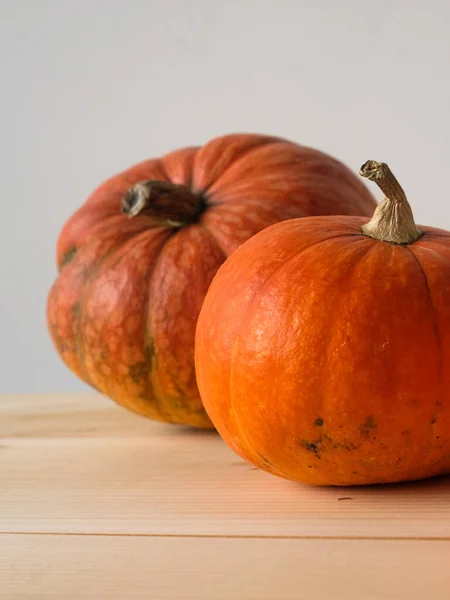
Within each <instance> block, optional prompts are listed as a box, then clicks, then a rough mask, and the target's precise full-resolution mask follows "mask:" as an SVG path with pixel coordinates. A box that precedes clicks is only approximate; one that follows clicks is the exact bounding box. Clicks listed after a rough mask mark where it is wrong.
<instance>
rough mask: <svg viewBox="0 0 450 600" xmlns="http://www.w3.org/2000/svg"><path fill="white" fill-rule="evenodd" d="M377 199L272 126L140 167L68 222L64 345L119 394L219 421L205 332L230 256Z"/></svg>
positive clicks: (203, 422) (55, 321) (132, 401)
mask: <svg viewBox="0 0 450 600" xmlns="http://www.w3.org/2000/svg"><path fill="white" fill-rule="evenodd" d="M374 205H375V201H374V200H373V198H372V196H371V195H370V193H369V192H368V191H367V189H366V187H365V186H363V185H362V184H361V182H360V181H359V178H357V177H356V176H355V175H353V174H352V173H351V172H350V171H349V170H348V169H347V168H346V167H345V166H343V165H342V164H341V163H340V162H338V161H336V160H334V159H333V158H331V157H329V156H327V155H325V154H323V153H321V152H318V151H316V150H312V149H309V148H304V147H300V146H298V145H296V144H293V143H290V142H287V141H284V140H281V139H278V138H274V137H268V136H263V135H228V136H225V137H221V138H218V139H215V140H213V141H211V142H209V143H208V144H206V145H205V146H203V147H201V148H185V149H181V150H178V151H175V152H172V153H171V154H168V155H166V156H164V157H163V158H160V159H154V160H148V161H146V162H142V163H140V164H138V165H136V166H133V167H131V168H129V169H128V170H126V171H124V172H123V173H120V174H118V175H116V176H115V177H113V178H111V179H110V180H108V181H106V183H104V184H103V185H101V186H100V187H99V188H98V189H97V190H96V191H94V193H93V194H92V195H91V196H90V197H89V198H88V200H87V201H86V203H85V204H84V206H82V207H81V208H80V209H79V210H78V211H77V212H76V213H75V214H74V215H73V216H72V217H71V219H70V220H69V221H68V222H67V223H66V225H65V226H64V228H63V230H62V232H61V235H60V238H59V241H58V247H57V262H58V267H59V271H60V274H59V277H58V278H57V280H56V282H55V284H54V286H53V288H52V290H51V292H50V295H49V299H48V324H49V329H50V332H51V335H52V337H53V340H54V343H55V345H56V348H57V349H58V351H59V353H60V355H61V357H62V359H63V360H64V362H65V363H66V365H67V366H68V367H69V368H70V369H71V370H72V371H73V372H74V373H75V374H76V375H77V376H78V377H80V378H81V379H83V380H84V381H86V382H87V383H89V384H91V385H92V386H94V387H95V388H97V389H98V390H100V391H101V392H103V393H105V394H106V395H108V396H110V397H111V398H113V399H114V400H116V401H117V402H118V403H119V404H121V405H123V406H125V407H127V408H129V409H132V410H134V411H135V412H137V413H141V414H143V415H146V416H148V417H151V418H155V419H160V420H164V421H169V422H173V423H184V424H188V425H193V426H196V427H212V425H211V423H210V420H209V418H208V417H207V415H206V413H205V411H204V409H203V406H202V403H201V400H200V396H199V392H198V389H197V385H196V381H195V372H194V334H195V326H196V322H197V317H198V314H199V311H200V307H201V305H202V302H203V298H204V296H205V293H206V291H207V289H208V286H209V284H210V282H211V279H212V278H213V276H214V274H215V273H216V271H217V269H218V268H219V266H220V265H221V264H222V263H223V261H224V260H225V258H226V257H227V256H228V255H229V254H230V253H231V252H233V250H235V249H236V248H237V247H238V246H239V245H240V244H241V243H242V242H244V241H245V240H247V239H248V238H249V237H250V236H252V235H253V234H255V233H256V232H258V231H260V230H261V229H263V228H264V227H267V226H268V225H272V224H273V223H276V222H277V221H281V220H283V219H289V218H292V217H298V216H303V215H324V214H329V213H337V214H354V215H356V214H362V215H364V214H370V213H371V211H372V210H373V207H374ZM130 217H132V218H130Z"/></svg>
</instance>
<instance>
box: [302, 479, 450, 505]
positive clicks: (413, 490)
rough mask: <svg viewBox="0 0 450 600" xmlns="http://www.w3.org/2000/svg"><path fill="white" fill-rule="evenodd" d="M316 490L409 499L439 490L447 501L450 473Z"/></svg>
mask: <svg viewBox="0 0 450 600" xmlns="http://www.w3.org/2000/svg"><path fill="white" fill-rule="evenodd" d="M293 485H294V486H298V487H299V488H301V489H304V487H305V486H306V487H308V488H310V487H311V486H309V485H307V484H300V483H295V482H293ZM314 489H316V490H323V492H324V493H329V492H330V491H334V492H336V494H337V495H338V496H339V498H338V500H354V499H357V497H362V496H365V495H371V496H373V495H387V494H388V495H389V497H391V498H392V497H393V496H395V497H397V498H398V497H402V496H405V497H406V496H407V497H408V500H412V499H413V498H418V497H420V498H421V499H422V500H423V497H424V496H427V495H430V496H432V497H434V498H435V497H436V493H437V492H438V491H439V492H440V493H441V494H442V498H445V499H446V501H448V500H449V498H450V474H447V475H435V476H433V477H428V478H426V479H417V480H413V481H401V482H398V483H376V484H370V485H354V486H342V487H341V486H320V487H315V488H314Z"/></svg>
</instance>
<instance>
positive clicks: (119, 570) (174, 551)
mask: <svg viewBox="0 0 450 600" xmlns="http://www.w3.org/2000/svg"><path fill="white" fill-rule="evenodd" d="M449 553H450V544H449V543H448V542H426V541H422V542H412V541H379V540H377V541H369V540H351V541H349V540H267V539H263V540H254V539H253V540H249V539H232V540H230V539H211V538H209V539H208V538H203V539H202V538H191V539H186V538H184V539H183V538H142V537H141V538H139V537H138V538H136V537H102V536H99V537H93V536H43V535H35V536H27V535H13V536H6V535H2V536H0V581H1V584H0V585H1V589H2V593H1V597H2V599H3V600H32V599H42V600H53V599H54V600H60V599H61V598H64V599H72V598H73V599H80V598H83V600H91V599H92V600H97V599H99V598H102V599H103V598H108V599H116V600H119V599H120V600H122V599H123V600H134V599H138V598H142V599H146V600H149V599H150V600H151V599H154V600H175V599H176V600H188V599H189V600H193V599H196V600H330V599H333V600H381V599H384V598H389V600H424V599H425V598H426V599H427V600H448V598H449V596H450V574H449V569H448V557H449Z"/></svg>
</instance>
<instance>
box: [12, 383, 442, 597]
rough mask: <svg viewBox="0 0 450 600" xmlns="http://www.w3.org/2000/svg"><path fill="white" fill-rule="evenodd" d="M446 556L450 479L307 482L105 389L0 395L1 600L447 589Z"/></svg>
mask: <svg viewBox="0 0 450 600" xmlns="http://www.w3.org/2000/svg"><path fill="white" fill-rule="evenodd" d="M449 556H450V478H448V477H447V478H437V479H432V480H428V481H423V482H416V483H409V484H403V485H393V486H373V487H366V488H312V487H308V486H302V485H298V484H294V483H291V482H288V481H284V480H282V479H279V478H276V477H272V476H270V475H268V474H266V473H263V472H261V471H258V470H256V469H255V468H253V467H252V466H250V465H248V464H247V463H245V462H243V461H242V460H241V459H239V458H238V457H237V456H235V455H234V454H233V453H232V452H231V450H229V449H228V447H227V446H226V445H225V444H224V443H223V442H222V441H221V440H220V438H219V437H218V436H217V434H215V433H205V432H197V431H194V430H188V429H183V428H179V427H172V426H167V425H163V424H158V423H153V422H151V421H148V420H146V419H143V418H141V417H137V416H135V415H132V414H131V413H128V412H126V411H125V410H123V409H120V408H118V407H116V406H115V405H114V404H113V403H112V402H111V401H109V400H107V399H105V398H103V397H101V396H99V395H95V394H88V395H61V396H58V395H53V396H45V395H43V396H0V569H3V570H4V574H3V575H1V574H0V597H1V598H2V600H3V598H6V599H7V600H12V599H15V598H20V599H22V598H49V599H51V598H59V597H67V598H72V597H73V598H80V597H83V598H98V597H106V596H107V597H111V598H124V599H126V600H128V599H133V598H143V597H145V598H157V599H158V600H159V599H161V600H164V599H165V598H183V599H184V598H200V599H202V598H209V599H211V600H215V599H216V598H217V599H221V598H227V599H228V598H229V599H230V600H231V599H233V600H240V599H242V600H246V599H247V598H255V599H265V598H271V599H272V598H273V599H276V600H282V599H283V598H285V599H286V600H287V599H289V600H290V599H291V598H296V599H298V598H308V599H314V600H316V599H317V600H321V599H322V598H326V599H327V600H328V599H329V598H345V599H346V600H353V599H355V600H356V599H358V600H359V599H361V600H365V599H366V598H368V599H370V598H377V599H378V598H385V597H386V598H393V599H397V598H399V599H400V598H402V599H403V598H404V599H405V600H406V599H408V600H414V599H415V598H418V599H419V598H421V599H422V598H425V597H426V598H427V600H439V599H441V598H442V599H443V598H449V597H450V575H447V573H448V557H449ZM49 565H52V566H51V568H49ZM5 581H6V592H5V591H4V589H5V588H4V583H2V582H5ZM341 588H342V589H341ZM383 590H387V591H386V594H385V595H383ZM344 591H345V593H344ZM100 592H101V593H100ZM341 592H342V593H341ZM5 593H6V595H5ZM71 594H72V595H71ZM302 594H303V595H302ZM339 594H341V595H339Z"/></svg>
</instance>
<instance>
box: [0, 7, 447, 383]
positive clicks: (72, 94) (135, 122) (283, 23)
mask: <svg viewBox="0 0 450 600" xmlns="http://www.w3.org/2000/svg"><path fill="white" fill-rule="evenodd" d="M0 30H1V31H0V45H1V56H0V60H1V75H2V76H1V80H0V81H1V91H0V98H1V100H0V102H1V112H0V119H1V122H0V126H1V129H0V131H1V135H0V140H1V162H0V164H1V167H2V176H1V193H2V204H1V226H2V227H1V235H0V244H1V247H0V267H1V293H0V319H1V337H0V375H1V377H0V391H1V392H40V391H42V392H45V391H63V390H74V389H80V388H82V384H81V383H79V382H78V381H77V380H76V378H75V377H74V376H72V375H71V373H70V372H69V371H68V370H67V369H66V368H65V367H64V365H63V364H62V363H61V362H60V360H59V358H58V357H57V355H56V353H55V351H54V350H53V346H52V344H51V342H50V339H49V337H48V334H47V331H46V323H45V303H46V296H47V292H48V289H49V287H50V286H51V284H52V282H53V279H54V277H55V275H56V268H55V259H54V249H55V243H56V239H57V235H58V232H59V229H60V227H61V226H62V225H63V223H64V221H65V220H66V219H67V218H68V217H69V216H70V214H72V212H73V211H74V210H75V209H76V208H77V207H78V206H79V205H80V204H81V203H82V202H83V201H84V199H85V198H86V196H87V195H88V194H89V193H90V192H91V191H92V189H93V188H94V187H96V186H97V184H99V183H100V182H101V181H102V180H103V179H105V178H107V177H109V176H110V175H112V174H114V173H115V172H117V171H119V170H122V169H124V168H125V167H127V166H129V165H131V164H133V163H134V162H136V161H140V160H142V159H144V158H147V157H152V156H157V155H159V154H162V153H165V152H167V151H169V150H172V149H175V148H177V147H180V146H185V145H191V144H202V143H204V142H206V141H207V140H208V139H210V138H212V137H214V136H216V135H220V134H224V133H230V132H235V131H244V132H260V133H271V134H275V135H280V136H284V137H287V138H290V139H292V140H294V141H296V142H300V143H303V144H307V145H311V146H315V147H318V148H320V149H322V150H324V151H326V152H329V153H331V154H333V155H335V156H337V157H338V158H340V159H341V160H343V161H344V162H345V163H347V164H348V165H349V166H350V167H351V168H352V169H354V170H355V171H356V170H357V169H358V168H359V166H360V164H362V163H363V162H364V161H365V160H366V159H368V158H374V159H376V160H382V161H386V162H388V163H389V164H390V166H391V168H392V169H393V171H394V172H395V173H396V175H397V177H398V178H399V179H400V180H401V182H402V184H403V186H404V188H405V190H406V192H407V194H408V197H409V199H410V201H411V203H412V205H413V209H414V212H415V215H416V220H417V221H418V222H419V223H422V224H429V225H435V226H439V227H444V228H450V195H449V193H448V185H449V182H448V175H449V173H450V3H449V2H448V1H445V0H442V1H439V0H428V1H425V0H423V1H417V0H416V1H406V0H405V1H395V0H394V1H393V0H390V1H388V0H386V1H383V0H378V1H376V2H365V1H356V0H354V1H350V0H337V1H334V0H328V1H326V0H315V1H313V0H310V1H306V0H303V1H300V0H277V1H268V0H259V1H258V0H239V1H235V0H228V1H223V2H222V1H221V2H217V1H215V0H190V1H189V0H141V1H138V0H128V1H125V0H122V1H118V0H116V1H114V0H28V1H25V0H6V1H5V0H0ZM377 197H378V198H379V197H380V196H379V194H377Z"/></svg>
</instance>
